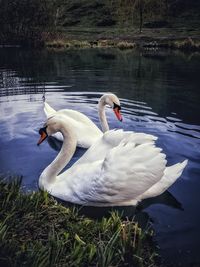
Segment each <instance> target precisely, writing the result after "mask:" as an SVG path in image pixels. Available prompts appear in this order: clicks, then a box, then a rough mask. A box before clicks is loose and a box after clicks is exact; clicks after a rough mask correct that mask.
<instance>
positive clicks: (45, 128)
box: [38, 126, 47, 135]
mask: <svg viewBox="0 0 200 267" xmlns="http://www.w3.org/2000/svg"><path fill="white" fill-rule="evenodd" d="M43 132H44V133H45V134H46V135H47V126H45V127H43V128H40V130H39V131H38V133H39V134H40V135H41V134H42V133H43Z"/></svg>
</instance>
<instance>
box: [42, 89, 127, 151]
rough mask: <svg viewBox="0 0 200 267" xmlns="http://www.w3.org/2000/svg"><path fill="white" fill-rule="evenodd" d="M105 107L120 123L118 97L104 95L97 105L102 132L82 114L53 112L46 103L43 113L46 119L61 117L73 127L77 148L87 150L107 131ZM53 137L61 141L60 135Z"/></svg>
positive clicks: (74, 111)
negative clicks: (109, 109) (57, 115)
mask: <svg viewBox="0 0 200 267" xmlns="http://www.w3.org/2000/svg"><path fill="white" fill-rule="evenodd" d="M106 105H108V106H110V107H111V108H112V109H113V111H114V113H115V115H116V117H117V119H118V120H120V121H122V116H121V114H120V110H121V106H120V101H119V99H118V97H117V96H116V95H115V94H111V93H107V94H104V95H103V96H102V97H101V98H100V100H99V103H98V112H99V119H100V123H101V128H102V131H101V130H100V129H99V128H98V127H97V126H96V125H95V124H94V122H92V121H91V120H90V119H89V118H88V117H87V116H86V115H84V114H83V113H81V112H79V111H76V110H72V109H61V110H58V111H56V110H54V109H53V108H52V107H51V106H50V105H49V104H48V103H47V102H45V103H44V112H45V114H46V116H47V118H49V117H51V116H52V115H56V114H59V115H62V116H64V117H65V118H67V119H68V120H70V124H71V125H72V126H73V128H74V131H75V134H76V136H77V146H79V147H83V148H88V147H90V146H91V145H92V144H93V143H95V142H96V141H97V139H98V138H99V137H102V135H103V133H104V132H106V131H108V130H109V126H108V122H107V119H106V114H105V107H106ZM54 137H55V138H56V139H58V140H60V141H63V136H62V134H61V133H56V134H55V135H54Z"/></svg>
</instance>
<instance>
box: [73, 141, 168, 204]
mask: <svg viewBox="0 0 200 267" xmlns="http://www.w3.org/2000/svg"><path fill="white" fill-rule="evenodd" d="M132 137H133V136H130V137H129V142H128V141H127V140H126V139H125V140H124V139H122V141H121V142H120V144H119V145H118V146H116V147H114V148H112V149H110V150H109V151H108V152H107V154H106V157H105V159H104V160H99V161H95V162H92V163H85V164H78V166H76V164H75V166H76V167H77V169H76V170H75V173H73V174H75V175H72V173H71V175H72V176H74V179H73V178H72V179H73V183H74V184H73V192H74V193H75V195H76V198H77V199H76V200H73V201H75V202H77V203H81V204H84V205H93V206H103V205H104V206H112V205H128V204H129V205H133V204H136V203H137V201H138V200H139V196H140V195H141V194H143V193H144V192H145V191H146V190H148V189H149V188H150V187H152V186H153V185H154V184H155V183H157V182H158V181H159V180H160V179H161V178H162V176H163V174H164V170H165V166H166V160H165V155H164V154H163V153H161V149H160V148H157V147H155V145H154V143H153V142H149V143H142V144H139V145H136V144H135V142H133V141H131V140H132ZM96 153H98V151H97V152H96ZM75 166H74V167H75ZM76 167H75V168H76ZM70 169H71V171H74V170H73V167H72V168H70ZM77 172H78V173H77ZM69 176H70V175H69ZM77 177H78V178H77ZM76 178H77V179H76Z"/></svg>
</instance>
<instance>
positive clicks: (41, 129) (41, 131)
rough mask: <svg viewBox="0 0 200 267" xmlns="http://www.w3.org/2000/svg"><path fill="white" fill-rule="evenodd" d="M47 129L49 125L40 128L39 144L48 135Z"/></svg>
mask: <svg viewBox="0 0 200 267" xmlns="http://www.w3.org/2000/svg"><path fill="white" fill-rule="evenodd" d="M46 129H47V126H46V127H43V128H40V130H39V134H40V139H39V141H38V143H37V145H38V146H39V145H40V144H41V143H42V142H43V141H44V140H45V139H46V138H47V137H48V134H47V131H46Z"/></svg>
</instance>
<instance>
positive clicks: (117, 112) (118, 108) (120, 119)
mask: <svg viewBox="0 0 200 267" xmlns="http://www.w3.org/2000/svg"><path fill="white" fill-rule="evenodd" d="M113 104H114V106H113V111H114V113H115V115H116V117H117V119H118V120H119V121H122V115H121V113H120V110H121V107H120V106H119V105H117V104H115V103H113Z"/></svg>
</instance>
